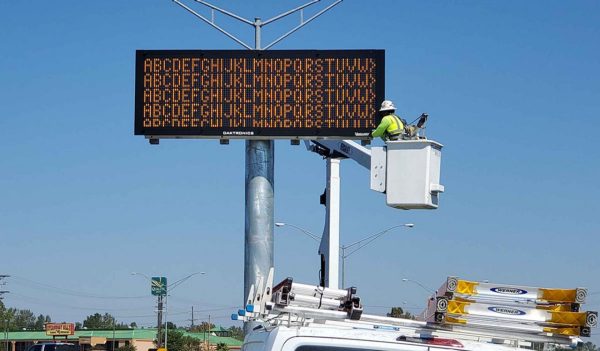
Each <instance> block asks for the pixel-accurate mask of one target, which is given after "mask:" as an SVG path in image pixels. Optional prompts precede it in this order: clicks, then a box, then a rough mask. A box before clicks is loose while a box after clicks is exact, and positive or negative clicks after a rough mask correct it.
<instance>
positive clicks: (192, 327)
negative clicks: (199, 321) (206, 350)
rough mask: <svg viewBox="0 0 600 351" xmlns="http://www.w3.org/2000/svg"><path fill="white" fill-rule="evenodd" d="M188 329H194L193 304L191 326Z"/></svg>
mask: <svg viewBox="0 0 600 351" xmlns="http://www.w3.org/2000/svg"><path fill="white" fill-rule="evenodd" d="M190 329H194V306H192V326H191V327H190Z"/></svg>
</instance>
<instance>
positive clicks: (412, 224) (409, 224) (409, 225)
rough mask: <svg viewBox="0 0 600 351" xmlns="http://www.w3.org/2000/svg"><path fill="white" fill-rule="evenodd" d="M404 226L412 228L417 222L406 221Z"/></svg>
mask: <svg viewBox="0 0 600 351" xmlns="http://www.w3.org/2000/svg"><path fill="white" fill-rule="evenodd" d="M404 226H405V227H407V228H412V227H414V226H415V224H414V223H406V224H405V225H404Z"/></svg>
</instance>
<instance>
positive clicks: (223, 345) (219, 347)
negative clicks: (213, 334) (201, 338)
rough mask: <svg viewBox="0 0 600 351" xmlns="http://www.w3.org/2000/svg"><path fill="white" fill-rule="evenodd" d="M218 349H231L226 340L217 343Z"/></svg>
mask: <svg viewBox="0 0 600 351" xmlns="http://www.w3.org/2000/svg"><path fill="white" fill-rule="evenodd" d="M217 351H229V346H227V344H226V343H224V342H220V343H218V344H217Z"/></svg>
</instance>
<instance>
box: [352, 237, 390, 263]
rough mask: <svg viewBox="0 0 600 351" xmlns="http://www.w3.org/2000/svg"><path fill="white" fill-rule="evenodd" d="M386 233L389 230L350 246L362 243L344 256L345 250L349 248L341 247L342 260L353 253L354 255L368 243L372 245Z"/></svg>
mask: <svg viewBox="0 0 600 351" xmlns="http://www.w3.org/2000/svg"><path fill="white" fill-rule="evenodd" d="M387 232H389V230H384V231H383V232H380V233H377V235H374V236H373V235H372V236H370V237H368V238H365V239H363V240H361V241H359V242H357V243H354V244H352V246H354V245H356V244H358V243H362V244H361V245H359V246H358V247H357V248H355V249H354V250H352V251H350V252H349V253H347V254H345V252H346V250H347V249H348V248H349V247H350V245H347V246H343V247H342V252H344V256H343V257H342V258H347V257H348V256H350V255H352V254H353V253H355V252H356V251H358V250H360V249H362V248H363V247H365V246H367V245H369V244H370V243H372V242H373V241H375V240H377V239H379V238H380V237H381V236H383V235H384V234H386V233H387ZM367 239H370V240H368V241H367V242H365V240H367Z"/></svg>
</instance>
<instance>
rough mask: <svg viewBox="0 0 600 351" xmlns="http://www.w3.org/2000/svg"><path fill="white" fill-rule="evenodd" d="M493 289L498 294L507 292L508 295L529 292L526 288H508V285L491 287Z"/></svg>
mask: <svg viewBox="0 0 600 351" xmlns="http://www.w3.org/2000/svg"><path fill="white" fill-rule="evenodd" d="M490 290H491V291H493V292H495V293H498V294H507V295H524V294H527V291H526V290H523V289H518V288H507V287H498V288H491V289H490Z"/></svg>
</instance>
